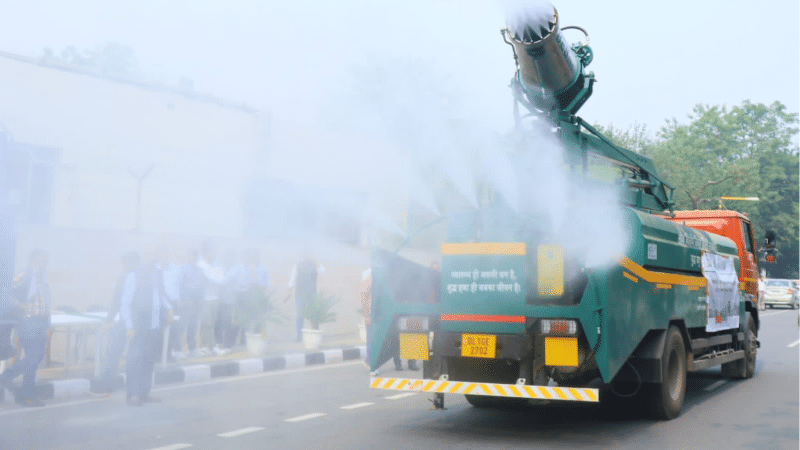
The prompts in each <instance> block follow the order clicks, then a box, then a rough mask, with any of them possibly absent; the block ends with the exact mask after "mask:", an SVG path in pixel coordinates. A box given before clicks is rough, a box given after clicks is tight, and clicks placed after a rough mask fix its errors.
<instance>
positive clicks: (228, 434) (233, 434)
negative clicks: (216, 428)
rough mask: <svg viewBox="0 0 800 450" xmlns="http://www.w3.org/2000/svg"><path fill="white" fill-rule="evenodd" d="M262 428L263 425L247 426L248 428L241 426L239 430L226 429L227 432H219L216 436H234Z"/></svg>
mask: <svg viewBox="0 0 800 450" xmlns="http://www.w3.org/2000/svg"><path fill="white" fill-rule="evenodd" d="M263 429H264V427H248V428H242V429H240V430H233V431H228V432H227V433H220V434H218V435H217V436H219V437H236V436H241V435H243V434H247V433H254V432H256V431H261V430H263Z"/></svg>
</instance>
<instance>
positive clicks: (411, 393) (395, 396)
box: [386, 392, 417, 400]
mask: <svg viewBox="0 0 800 450" xmlns="http://www.w3.org/2000/svg"><path fill="white" fill-rule="evenodd" d="M412 395H417V394H416V393H415V392H403V393H402V394H395V395H390V396H388V397H386V400H397V399H399V398H405V397H411V396H412Z"/></svg>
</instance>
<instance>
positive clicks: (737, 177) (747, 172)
mask: <svg viewBox="0 0 800 450" xmlns="http://www.w3.org/2000/svg"><path fill="white" fill-rule="evenodd" d="M797 122H798V114H797V113H788V112H787V111H786V107H785V106H784V105H783V104H781V103H780V102H774V103H772V104H771V105H769V106H767V105H764V104H761V103H752V102H750V101H744V102H743V103H742V104H741V105H738V106H734V107H732V108H731V109H730V110H729V109H727V108H726V107H724V106H708V105H702V104H700V105H697V106H695V108H694V110H693V113H692V114H691V115H689V123H686V124H683V123H679V122H678V121H677V120H676V119H674V118H673V119H672V120H669V121H668V122H667V123H666V125H664V126H663V127H662V128H661V130H660V132H659V133H658V134H657V135H656V136H655V137H654V138H651V137H649V135H647V134H646V133H644V130H643V129H642V128H632V129H629V130H627V131H620V130H616V129H614V128H613V126H612V127H609V128H608V129H607V130H606V133H608V136H609V138H611V139H612V140H614V141H615V142H617V143H618V144H619V145H622V146H625V147H629V148H633V149H634V150H637V151H639V152H641V153H643V154H645V155H647V156H649V157H651V158H653V160H654V162H655V164H656V167H657V168H658V171H659V175H660V176H661V177H662V178H663V179H664V180H665V181H667V182H668V183H670V184H672V185H673V186H675V188H676V189H675V198H674V199H675V203H676V209H714V208H717V205H718V204H719V198H720V197H723V196H741V197H751V196H757V197H759V199H760V201H759V202H736V203H735V204H734V203H731V202H729V204H727V205H725V206H726V207H728V208H730V209H733V210H737V211H740V212H744V213H746V214H747V215H748V217H750V219H751V220H752V222H753V225H754V232H755V233H756V238H757V241H758V242H762V241H761V239H762V237H763V236H764V234H765V231H766V230H773V231H775V232H776V233H777V235H778V238H779V244H778V245H779V251H780V253H779V257H778V263H776V264H775V265H769V266H766V267H767V270H768V271H769V273H770V276H772V277H784V278H797V277H798V225H799V224H800V213H799V212H798V195H799V192H798V176H800V174H799V173H798V147H797V142H798V126H797ZM641 143H643V144H641ZM637 145H638V147H637Z"/></svg>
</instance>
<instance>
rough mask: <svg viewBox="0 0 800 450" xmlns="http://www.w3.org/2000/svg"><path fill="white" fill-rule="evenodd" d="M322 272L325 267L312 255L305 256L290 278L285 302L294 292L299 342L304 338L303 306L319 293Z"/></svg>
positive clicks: (293, 269) (297, 338) (296, 328)
mask: <svg viewBox="0 0 800 450" xmlns="http://www.w3.org/2000/svg"><path fill="white" fill-rule="evenodd" d="M321 273H325V267H323V266H322V264H319V263H317V262H316V261H315V260H314V259H313V258H311V257H307V258H305V259H304V260H303V261H301V262H299V263H297V264H296V265H295V266H294V267H293V268H292V276H291V277H290V278H289V292H287V293H286V298H285V299H284V300H283V302H284V303H286V302H288V301H289V299H290V298H292V293H294V302H295V311H296V313H297V319H296V321H295V331H296V338H295V339H296V341H297V342H300V341H302V340H303V332H302V329H303V319H304V318H303V308H305V306H306V301H308V299H309V298H311V296H313V295H316V294H317V276H318V275H319V274H321Z"/></svg>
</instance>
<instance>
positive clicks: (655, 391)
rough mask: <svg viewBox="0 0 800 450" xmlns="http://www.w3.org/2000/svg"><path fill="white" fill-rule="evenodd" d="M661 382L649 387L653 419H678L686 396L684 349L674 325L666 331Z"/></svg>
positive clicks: (679, 333) (681, 338) (681, 337)
mask: <svg viewBox="0 0 800 450" xmlns="http://www.w3.org/2000/svg"><path fill="white" fill-rule="evenodd" d="M661 373H662V374H663V377H664V379H663V381H662V382H661V383H657V384H654V385H651V386H650V390H649V396H648V397H649V398H648V400H649V402H648V403H649V407H650V413H651V415H652V416H653V418H656V419H663V420H669V419H674V418H675V417H678V415H679V414H680V413H681V408H682V407H683V399H684V397H685V396H686V347H684V344H683V336H681V332H680V330H678V327H676V326H675V325H672V326H671V327H669V329H668V330H667V338H666V344H665V345H664V355H663V356H662V357H661Z"/></svg>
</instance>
